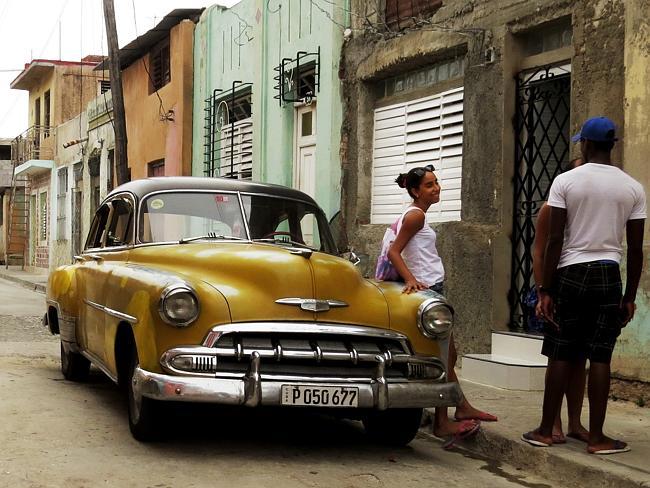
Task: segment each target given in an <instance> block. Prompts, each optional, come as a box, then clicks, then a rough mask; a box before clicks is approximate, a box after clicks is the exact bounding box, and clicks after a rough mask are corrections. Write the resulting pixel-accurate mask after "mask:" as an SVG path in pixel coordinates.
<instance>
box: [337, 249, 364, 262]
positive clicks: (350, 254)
mask: <svg viewBox="0 0 650 488" xmlns="http://www.w3.org/2000/svg"><path fill="white" fill-rule="evenodd" d="M341 256H342V257H343V258H344V259H347V260H348V261H350V262H351V263H352V264H353V265H355V266H359V264H361V258H360V257H359V256H357V254H356V253H355V252H354V251H352V250H349V251H346V252H344V253H343V254H341Z"/></svg>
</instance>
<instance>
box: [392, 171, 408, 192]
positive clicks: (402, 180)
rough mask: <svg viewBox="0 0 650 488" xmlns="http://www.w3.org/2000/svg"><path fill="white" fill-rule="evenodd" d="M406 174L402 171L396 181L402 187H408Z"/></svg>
mask: <svg viewBox="0 0 650 488" xmlns="http://www.w3.org/2000/svg"><path fill="white" fill-rule="evenodd" d="M406 176H407V174H406V173H400V174H399V176H398V177H397V178H395V183H397V185H398V186H399V187H400V188H406Z"/></svg>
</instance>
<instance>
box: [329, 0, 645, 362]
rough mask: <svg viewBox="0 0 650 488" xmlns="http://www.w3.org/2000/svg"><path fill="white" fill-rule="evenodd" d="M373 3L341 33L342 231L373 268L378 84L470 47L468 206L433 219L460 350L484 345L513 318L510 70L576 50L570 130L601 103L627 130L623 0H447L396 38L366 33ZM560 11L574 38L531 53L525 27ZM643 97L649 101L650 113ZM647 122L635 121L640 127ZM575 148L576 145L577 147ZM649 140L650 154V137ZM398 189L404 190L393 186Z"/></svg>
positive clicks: (377, 230) (361, 7)
mask: <svg viewBox="0 0 650 488" xmlns="http://www.w3.org/2000/svg"><path fill="white" fill-rule="evenodd" d="M368 5H369V3H368V2H361V1H355V2H353V6H354V8H355V13H356V15H353V16H352V18H353V27H354V28H355V31H354V36H353V38H352V39H351V40H349V41H348V42H347V43H346V44H345V45H344V48H343V52H342V62H341V65H342V67H341V69H342V71H343V72H344V73H345V77H344V86H343V89H342V93H343V96H344V114H345V117H344V122H343V130H342V135H341V140H342V144H341V153H342V170H343V178H342V187H343V191H342V192H343V196H342V209H343V221H344V226H345V230H346V234H347V241H348V242H349V244H350V245H352V246H353V247H354V248H355V250H356V251H358V252H361V253H367V254H368V255H369V256H370V260H369V266H368V268H369V269H367V270H366V271H367V272H368V273H371V272H372V271H373V270H374V269H370V268H374V263H375V261H376V257H377V254H378V252H379V247H380V240H381V236H382V235H383V232H384V230H385V226H381V225H372V224H370V205H371V202H370V198H369V195H370V194H371V178H372V152H373V108H374V106H375V103H376V100H377V99H376V97H375V95H374V93H375V91H376V90H375V88H374V87H376V86H377V83H379V82H381V80H383V79H386V78H388V77H390V76H392V75H394V74H396V73H403V72H406V71H409V70H413V69H414V68H417V67H424V66H427V65H430V64H432V63H433V62H435V61H437V60H439V59H445V58H448V57H449V56H450V54H451V53H458V52H461V53H462V52H466V53H467V54H466V57H465V60H466V69H465V75H464V79H463V80H462V84H463V85H464V96H465V98H464V134H463V163H462V164H463V167H462V172H463V181H462V189H461V198H462V216H461V221H460V222H447V223H442V224H437V225H436V226H435V229H436V232H437V233H438V250H439V252H440V255H441V256H442V258H443V262H444V263H445V268H446V270H447V277H446V283H445V288H446V290H447V294H448V298H449V299H450V300H451V302H452V303H453V305H454V306H455V308H456V310H457V329H456V331H455V335H456V336H457V339H458V345H459V349H460V350H461V352H462V353H465V352H470V351H471V352H489V348H490V332H491V331H492V330H507V328H508V322H509V304H508V300H507V294H508V291H509V288H510V268H511V233H512V220H513V214H512V212H513V191H514V189H513V182H512V181H513V175H514V152H515V151H514V129H513V121H514V115H515V75H516V74H517V73H518V72H520V71H521V70H522V69H523V68H524V67H526V68H529V67H531V66H530V65H526V64H525V63H531V62H534V61H535V60H537V61H538V63H539V64H537V65H539V66H541V65H543V64H546V63H547V62H551V61H553V62H555V61H562V60H566V61H567V62H570V63H571V66H572V93H571V119H570V130H571V132H572V133H575V132H576V131H577V130H578V128H579V126H580V125H581V123H582V122H583V121H584V119H585V118H587V117H589V116H593V115H599V114H606V115H608V116H610V117H611V118H612V119H613V120H614V121H615V122H616V123H617V124H619V125H620V126H621V127H622V128H623V127H624V132H625V133H626V135H627V131H628V130H630V128H629V126H628V122H627V120H624V119H626V117H627V115H624V96H625V93H626V92H627V87H626V85H625V82H624V74H625V71H624V63H623V52H624V37H625V19H626V14H625V2H623V1H621V0H602V1H598V2H591V1H586V0H582V1H568V0H535V1H522V0H500V1H494V0H492V1H488V0H475V1H471V2H466V1H460V0H457V1H446V2H444V5H443V7H442V8H441V9H440V10H439V11H438V12H437V13H435V14H434V16H433V18H432V19H431V21H432V22H434V23H436V24H439V25H444V26H445V29H444V30H443V29H436V27H435V26H425V27H424V28H423V29H421V30H415V31H412V32H406V33H404V35H402V36H399V37H396V38H392V39H382V38H380V37H379V36H374V35H362V33H361V29H363V26H364V23H365V19H364V11H365V10H367V9H368ZM641 8H643V7H641V6H639V9H641ZM646 12H647V11H646ZM627 17H629V18H633V16H631V15H628V16H627ZM637 17H638V18H643V15H638V16H637ZM561 18H570V19H571V25H572V31H573V41H572V46H571V47H570V48H566V49H564V50H557V52H555V51H554V52H553V53H548V54H549V55H550V54H553V55H555V56H556V58H554V59H552V60H551V59H550V58H549V57H548V56H544V55H539V56H537V57H535V58H534V57H532V56H530V57H528V58H524V57H523V54H522V52H521V49H522V47H521V41H520V38H521V34H522V33H526V32H529V31H530V30H531V29H533V28H537V27H539V26H543V25H544V24H546V23H548V22H551V21H555V20H558V19H561ZM370 20H371V21H372V18H370ZM471 29H479V30H475V31H474V32H472V30H471ZM478 32H483V34H480V35H479V34H478ZM625 47H626V46H625ZM488 48H491V49H492V50H493V53H494V59H493V61H490V60H489V59H487V57H486V49H488ZM557 56H560V57H557ZM562 56H564V57H562ZM644 76H646V79H647V75H644ZM648 108H650V107H647V105H646V108H645V112H646V113H647V112H649V110H648ZM640 110H644V109H640ZM639 117H640V115H639ZM635 123H638V122H635ZM646 127H647V124H640V125H639V128H640V129H639V130H642V129H645V128H646ZM623 149H625V151H626V152H627V151H628V147H627V145H626V146H625V147H623V146H622V145H621V146H620V147H618V148H617V149H616V152H615V157H616V158H621V157H622V153H623ZM572 151H573V154H574V155H577V154H576V153H577V148H575V149H572ZM643 151H645V153H646V154H647V151H648V148H645V149H643ZM640 152H642V151H640ZM625 160H626V161H627V160H628V159H627V158H625ZM642 181H643V182H644V183H645V182H647V181H648V179H647V178H646V179H645V180H643V179H642ZM395 190H396V192H397V191H400V189H399V188H397V186H396V187H395Z"/></svg>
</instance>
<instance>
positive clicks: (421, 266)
mask: <svg viewBox="0 0 650 488" xmlns="http://www.w3.org/2000/svg"><path fill="white" fill-rule="evenodd" d="M395 181H396V183H397V184H398V185H399V187H400V188H405V189H406V191H407V192H408V194H409V195H410V196H411V198H412V199H413V202H412V203H411V205H410V206H409V207H408V208H407V209H406V210H405V211H404V212H403V213H402V215H401V217H400V218H399V220H398V221H397V232H396V234H397V236H396V238H395V241H394V242H393V244H392V245H391V247H390V250H389V252H388V257H389V259H390V261H391V263H392V264H393V266H394V267H395V269H396V270H397V271H398V273H399V275H400V276H401V277H402V278H403V280H404V293H413V292H417V291H419V290H426V289H431V290H433V291H435V292H438V293H440V294H443V292H444V290H443V282H444V278H445V270H444V267H443V265H442V260H441V259H440V256H439V255H438V251H437V249H436V233H435V231H434V230H433V229H432V228H431V226H430V225H429V224H428V222H427V217H426V212H427V210H428V209H429V207H431V205H433V204H435V203H438V202H439V201H440V184H439V183H438V178H437V177H436V175H435V173H434V167H433V165H428V166H425V167H420V168H413V169H411V170H410V171H409V172H408V173H402V174H400V175H399V176H398V177H397V179H396V180H395ZM456 359H457V354H456V346H455V345H454V341H453V336H452V337H451V338H450V341H449V365H448V368H447V369H448V371H447V374H448V375H449V378H450V380H451V381H455V382H458V377H457V376H456V373H455V371H454V366H455V365H456ZM454 419H455V420H456V422H453V421H452V420H451V419H450V418H449V417H448V415H447V408H446V407H438V408H436V413H435V418H434V424H433V433H434V434H435V435H436V436H437V437H442V438H451V440H452V442H453V440H456V439H459V438H464V437H467V436H470V435H473V434H475V433H476V432H477V431H478V429H479V426H480V421H481V420H483V421H488V422H495V421H496V420H497V418H496V417H495V416H494V415H491V414H489V413H486V412H482V411H480V410H478V409H476V408H474V407H473V406H472V405H471V404H470V403H469V401H467V399H466V398H463V401H462V403H461V404H460V405H458V406H457V407H456V412H455V415H454Z"/></svg>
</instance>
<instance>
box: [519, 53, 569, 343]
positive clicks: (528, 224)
mask: <svg viewBox="0 0 650 488" xmlns="http://www.w3.org/2000/svg"><path fill="white" fill-rule="evenodd" d="M516 96H517V99H516V108H515V110H516V114H515V175H514V207H513V226H512V229H513V230H512V268H511V284H510V292H509V296H508V299H509V302H510V328H511V329H512V330H515V331H521V332H529V333H541V331H540V330H536V329H534V328H533V327H532V326H531V323H530V321H529V318H530V316H531V315H530V314H531V307H530V305H528V304H527V303H528V302H530V298H532V294H533V293H534V292H532V291H531V289H532V288H533V286H534V284H535V283H534V277H533V258H532V252H533V243H534V240H535V223H536V220H537V214H538V213H539V210H540V208H541V207H542V205H543V204H544V202H545V201H546V200H547V199H548V193H549V190H550V188H551V183H552V182H553V179H554V178H555V177H556V176H557V175H558V174H560V173H561V172H562V171H564V170H565V169H566V168H567V167H568V165H569V140H570V134H569V128H570V127H569V123H570V105H571V66H570V65H563V66H558V65H557V64H556V65H547V66H543V67H539V68H536V69H534V70H532V71H525V72H522V73H520V74H519V75H518V76H517V95H516Z"/></svg>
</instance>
